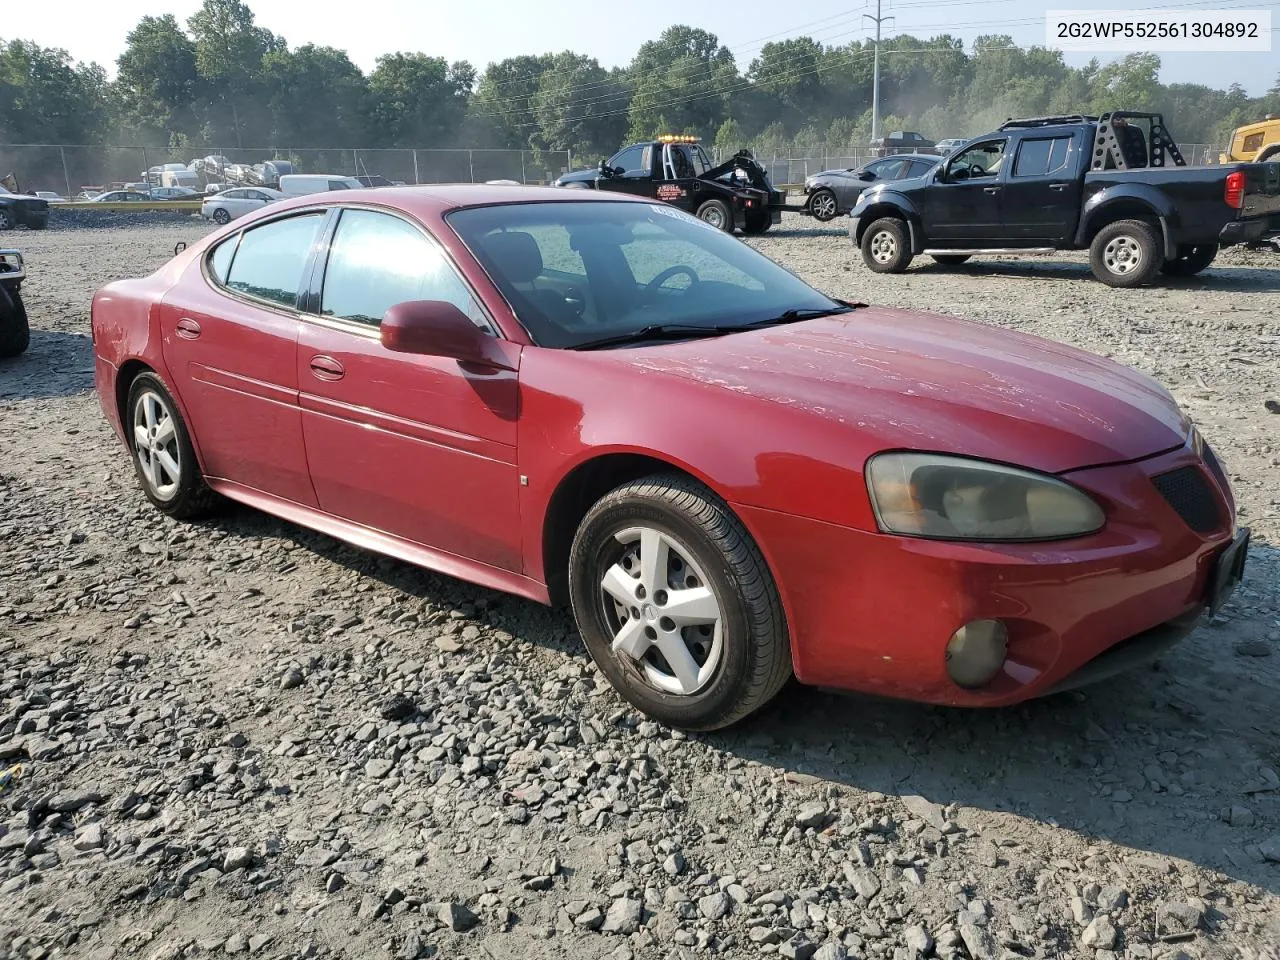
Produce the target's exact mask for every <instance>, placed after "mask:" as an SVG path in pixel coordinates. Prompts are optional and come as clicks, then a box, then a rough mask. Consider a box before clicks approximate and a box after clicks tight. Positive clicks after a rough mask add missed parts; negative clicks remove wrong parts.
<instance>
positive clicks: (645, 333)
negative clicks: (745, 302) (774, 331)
mask: <svg viewBox="0 0 1280 960" xmlns="http://www.w3.org/2000/svg"><path fill="white" fill-rule="evenodd" d="M836 303H838V304H839V306H836V307H793V308H791V309H790V310H784V311H783V312H782V313H780V314H778V315H777V316H776V317H769V318H768V319H766V320H756V321H754V322H752V323H731V324H717V325H715V326H702V325H701V324H694V323H651V324H649V325H648V326H644V327H641V328H640V329H639V330H632V331H630V332H628V333H619V334H616V335H614V336H612V337H601V338H600V339H599V340H588V341H587V342H586V343H579V344H575V345H574V346H573V347H572V349H574V350H594V349H596V348H597V347H616V346H620V345H622V344H625V343H638V342H640V341H642V340H687V339H692V338H694V337H712V336H719V335H720V334H724V333H741V332H743V331H744V330H757V329H759V328H760V327H772V326H776V325H778V324H781V323H797V322H799V321H801V320H815V319H817V318H818V317H829V316H832V315H833V314H839V313H849V312H850V311H851V310H854V309H856V308H858V307H865V306H866V304H865V303H846V302H845V301H843V300H837V301H836Z"/></svg>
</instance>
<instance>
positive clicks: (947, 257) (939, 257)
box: [933, 253, 970, 267]
mask: <svg viewBox="0 0 1280 960" xmlns="http://www.w3.org/2000/svg"><path fill="white" fill-rule="evenodd" d="M969 257H970V254H967V253H935V254H933V259H934V260H936V261H937V262H938V263H940V264H942V265H943V266H944V267H958V266H960V264H962V263H964V262H965V261H967V260H968V259H969Z"/></svg>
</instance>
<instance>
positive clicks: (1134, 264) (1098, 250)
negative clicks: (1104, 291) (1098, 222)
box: [1089, 220, 1164, 287]
mask: <svg viewBox="0 0 1280 960" xmlns="http://www.w3.org/2000/svg"><path fill="white" fill-rule="evenodd" d="M1163 262H1164V257H1163V256H1162V255H1161V253H1160V235H1159V234H1158V233H1157V232H1156V230H1155V228H1154V227H1152V226H1151V224H1149V223H1145V222H1143V221H1142V220H1117V221H1116V222H1115V223H1109V224H1107V225H1106V226H1105V227H1103V228H1102V229H1101V230H1099V231H1098V234H1097V236H1095V237H1094V238H1093V243H1091V244H1089V266H1090V267H1091V268H1092V270H1093V275H1094V276H1095V277H1097V278H1098V279H1099V280H1101V281H1102V282H1103V283H1105V284H1106V285H1107V286H1109V287H1140V286H1142V285H1143V284H1144V283H1147V282H1148V281H1150V280H1151V279H1152V278H1153V277H1154V276H1155V275H1156V274H1157V273H1159V272H1160V265H1161V264H1162V263H1163Z"/></svg>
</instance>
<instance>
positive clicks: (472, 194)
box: [271, 183, 656, 215]
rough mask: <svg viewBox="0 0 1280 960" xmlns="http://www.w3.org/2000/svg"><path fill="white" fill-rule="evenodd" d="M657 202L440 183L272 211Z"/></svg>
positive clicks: (336, 195)
mask: <svg viewBox="0 0 1280 960" xmlns="http://www.w3.org/2000/svg"><path fill="white" fill-rule="evenodd" d="M574 201H577V202H583V201H587V202H592V203H650V204H652V203H654V202H656V201H654V199H653V198H652V197H638V196H630V195H627V194H617V193H612V192H609V193H602V192H598V191H595V190H570V189H567V188H565V187H536V186H507V185H502V184H489V183H438V184H423V185H421V186H404V187H397V188H396V189H394V190H388V189H387V188H386V187H361V188H360V189H358V190H335V191H326V192H322V193H308V194H304V195H303V196H300V197H291V198H289V199H288V200H283V201H281V202H280V203H276V204H272V206H271V209H272V211H274V212H276V213H279V212H282V211H285V210H290V209H292V208H294V207H307V206H314V205H316V204H317V203H325V204H332V203H368V204H372V205H375V206H383V207H394V208H396V209H399V210H403V211H405V212H406V213H411V214H419V215H427V214H440V213H444V212H446V211H449V210H457V209H460V208H462V207H485V206H493V205H495V204H506V203H543V202H546V203H565V202H574Z"/></svg>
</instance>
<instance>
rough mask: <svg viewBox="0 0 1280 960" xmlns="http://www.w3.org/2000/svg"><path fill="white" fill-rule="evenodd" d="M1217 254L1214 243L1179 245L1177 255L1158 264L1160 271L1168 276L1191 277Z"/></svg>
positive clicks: (1211, 261)
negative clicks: (1191, 245)
mask: <svg viewBox="0 0 1280 960" xmlns="http://www.w3.org/2000/svg"><path fill="white" fill-rule="evenodd" d="M1217 255H1218V245H1217V244H1216V243H1207V244H1202V245H1200V246H1198V247H1179V248H1178V255H1177V257H1175V258H1174V259H1172V260H1166V261H1165V262H1164V263H1163V264H1162V265H1161V266H1160V272H1161V273H1163V274H1165V275H1167V276H1170V277H1193V276H1195V275H1196V274H1197V273H1199V272H1200V271H1201V270H1203V269H1204V268H1205V267H1207V266H1209V264H1211V263H1213V260H1214V258H1215V257H1216V256H1217Z"/></svg>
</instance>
